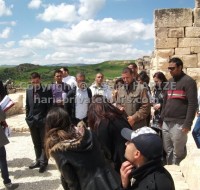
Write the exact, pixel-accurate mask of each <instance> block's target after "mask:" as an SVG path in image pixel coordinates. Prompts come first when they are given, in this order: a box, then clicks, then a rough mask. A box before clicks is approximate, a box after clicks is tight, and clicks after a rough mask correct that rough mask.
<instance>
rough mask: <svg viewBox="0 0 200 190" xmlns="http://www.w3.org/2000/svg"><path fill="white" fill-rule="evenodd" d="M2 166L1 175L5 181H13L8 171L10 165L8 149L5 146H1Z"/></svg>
mask: <svg viewBox="0 0 200 190" xmlns="http://www.w3.org/2000/svg"><path fill="white" fill-rule="evenodd" d="M0 168H1V177H2V178H3V183H4V184H8V183H11V180H10V178H9V173H8V165H7V160H6V149H5V147H4V146H2V147H1V148H0Z"/></svg>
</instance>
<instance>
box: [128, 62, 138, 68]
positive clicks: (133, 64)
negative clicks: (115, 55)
mask: <svg viewBox="0 0 200 190" xmlns="http://www.w3.org/2000/svg"><path fill="white" fill-rule="evenodd" d="M130 65H132V66H133V68H134V69H136V68H138V66H137V64H136V63H130V64H128V66H130Z"/></svg>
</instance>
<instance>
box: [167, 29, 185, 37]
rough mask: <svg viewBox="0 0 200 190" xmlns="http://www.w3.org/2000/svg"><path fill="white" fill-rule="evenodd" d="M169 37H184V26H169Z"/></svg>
mask: <svg viewBox="0 0 200 190" xmlns="http://www.w3.org/2000/svg"><path fill="white" fill-rule="evenodd" d="M168 37H169V38H183V37H184V28H183V27H182V28H169V30H168Z"/></svg>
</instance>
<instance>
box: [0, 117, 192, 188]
mask: <svg viewBox="0 0 200 190" xmlns="http://www.w3.org/2000/svg"><path fill="white" fill-rule="evenodd" d="M24 118H25V114H20V115H15V116H11V117H9V118H8V119H7V122H8V125H9V126H10V127H11V129H12V134H11V137H10V138H9V140H10V144H8V145H7V146H6V149H7V157H8V165H9V171H10V175H11V179H12V180H13V182H17V183H20V187H19V188H18V189H20V190H31V189H34V190H35V189H37V190H46V189H48V190H61V189H62V187H61V185H60V180H59V172H58V171H57V169H56V166H55V164H54V162H53V160H50V162H49V163H50V164H49V166H48V170H47V172H45V173H43V174H40V173H39V172H38V169H34V170H30V169H29V168H28V166H29V165H30V164H31V163H32V162H33V161H34V150H33V145H32V141H31V137H30V133H29V132H28V131H29V130H28V126H27V125H26V122H25V120H24ZM166 168H167V170H168V171H169V172H170V173H171V175H172V177H173V179H174V182H175V186H176V190H189V187H188V185H187V183H186V182H185V179H184V176H183V173H182V172H181V168H180V167H179V166H166ZM2 187H3V184H2V181H1V180H0V190H2Z"/></svg>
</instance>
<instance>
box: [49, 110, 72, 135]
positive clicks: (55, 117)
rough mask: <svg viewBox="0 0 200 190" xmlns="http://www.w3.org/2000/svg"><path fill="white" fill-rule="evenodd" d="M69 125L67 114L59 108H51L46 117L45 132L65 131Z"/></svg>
mask: <svg viewBox="0 0 200 190" xmlns="http://www.w3.org/2000/svg"><path fill="white" fill-rule="evenodd" d="M70 125H71V123H70V118H69V114H68V113H67V112H66V111H65V110H64V109H63V108H61V107H53V108H52V109H50V110H49V112H48V114H47V116H46V130H47V132H48V131H49V130H51V129H60V130H61V129H62V130H66V129H67V128H69V127H70Z"/></svg>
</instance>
